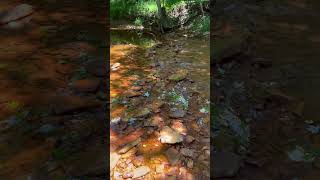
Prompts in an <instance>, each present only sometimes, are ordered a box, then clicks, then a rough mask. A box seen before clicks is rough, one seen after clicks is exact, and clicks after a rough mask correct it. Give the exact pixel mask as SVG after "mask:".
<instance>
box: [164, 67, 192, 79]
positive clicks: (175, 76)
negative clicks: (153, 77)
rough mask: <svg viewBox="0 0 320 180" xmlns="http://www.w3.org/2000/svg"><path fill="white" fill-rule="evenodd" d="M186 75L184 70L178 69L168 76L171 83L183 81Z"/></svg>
mask: <svg viewBox="0 0 320 180" xmlns="http://www.w3.org/2000/svg"><path fill="white" fill-rule="evenodd" d="M187 75H188V71H187V70H185V69H179V70H178V71H177V72H176V73H174V74H172V75H171V76H169V80H171V81H181V80H184V79H185V78H186V77H187Z"/></svg>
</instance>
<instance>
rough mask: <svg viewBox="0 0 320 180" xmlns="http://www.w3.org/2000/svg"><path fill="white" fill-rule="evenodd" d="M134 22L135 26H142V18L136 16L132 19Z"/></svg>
mask: <svg viewBox="0 0 320 180" xmlns="http://www.w3.org/2000/svg"><path fill="white" fill-rule="evenodd" d="M134 24H135V25H136V26H142V19H141V18H140V17H137V18H136V20H135V21H134Z"/></svg>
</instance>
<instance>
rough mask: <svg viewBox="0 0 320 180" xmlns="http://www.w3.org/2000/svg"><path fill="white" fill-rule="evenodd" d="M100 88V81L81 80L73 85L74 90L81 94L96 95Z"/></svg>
mask: <svg viewBox="0 0 320 180" xmlns="http://www.w3.org/2000/svg"><path fill="white" fill-rule="evenodd" d="M99 86H100V80H99V79H81V80H77V81H75V82H73V83H72V89H73V90H74V91H76V92H80V93H94V92H96V91H97V90H98V88H99Z"/></svg>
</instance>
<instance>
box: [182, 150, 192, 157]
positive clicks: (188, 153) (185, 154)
mask: <svg viewBox="0 0 320 180" xmlns="http://www.w3.org/2000/svg"><path fill="white" fill-rule="evenodd" d="M194 152H195V151H194V150H193V149H188V148H182V149H181V150H180V153H181V154H182V155H184V156H187V157H193V156H194Z"/></svg>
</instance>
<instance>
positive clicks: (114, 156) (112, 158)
mask: <svg viewBox="0 0 320 180" xmlns="http://www.w3.org/2000/svg"><path fill="white" fill-rule="evenodd" d="M120 158H121V155H119V154H117V153H115V152H112V153H110V171H112V170H113V168H114V167H116V165H117V163H118V161H119V159H120Z"/></svg>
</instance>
